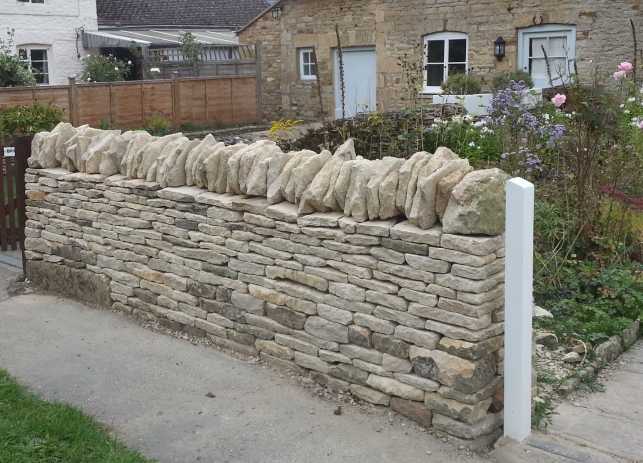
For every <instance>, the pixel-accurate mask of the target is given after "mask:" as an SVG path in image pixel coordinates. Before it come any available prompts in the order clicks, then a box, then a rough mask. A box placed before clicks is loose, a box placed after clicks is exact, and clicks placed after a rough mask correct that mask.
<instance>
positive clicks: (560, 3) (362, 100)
mask: <svg viewBox="0 0 643 463" xmlns="http://www.w3.org/2000/svg"><path fill="white" fill-rule="evenodd" d="M630 20H632V21H633V23H634V25H635V26H636V27H637V28H641V26H642V25H643V17H642V13H641V11H640V2H639V1H636V0H611V1H605V0H584V1H582V2H581V1H578V0H574V1H572V0H527V1H508V2H500V1H497V0H476V1H471V0H407V1H394V0H351V1H343V0H329V1H325V2H320V1H318V0H279V1H277V2H276V3H275V4H274V5H272V6H270V7H269V8H268V9H266V10H265V11H264V12H263V13H262V14H261V15H259V16H258V17H257V18H255V19H254V20H253V21H251V22H250V23H249V24H247V25H246V26H245V27H243V28H242V29H241V30H240V31H239V32H238V34H239V38H240V41H241V43H247V44H251V43H255V41H257V40H261V41H262V42H263V66H262V79H263V110H264V117H265V119H267V120H270V119H279V118H281V117H285V118H291V119H292V118H303V119H319V118H320V116H321V115H322V114H323V115H324V116H326V117H334V118H338V117H341V115H342V103H341V94H342V92H341V90H340V84H339V81H340V79H339V75H340V72H339V67H340V66H339V54H338V47H337V43H338V41H337V35H336V30H335V27H336V25H337V28H338V30H339V36H340V39H341V45H342V50H343V68H344V80H345V92H344V93H345V95H344V107H345V113H346V116H347V117H349V116H352V115H353V114H355V113H359V112H368V111H371V110H374V109H375V108H377V109H378V110H390V109H400V108H403V107H404V106H405V105H406V104H407V102H406V101H405V98H406V99H408V97H409V90H410V91H413V92H415V93H417V92H419V93H421V96H422V98H424V99H426V100H427V101H431V99H432V95H434V94H436V93H440V84H441V83H442V82H443V80H444V79H445V78H446V77H447V75H448V74H450V73H453V72H468V73H471V74H472V75H475V76H476V77H478V78H480V79H482V81H483V83H485V84H488V83H489V82H490V80H491V78H492V77H493V76H494V75H495V74H498V73H500V72H502V71H507V70H511V69H524V70H526V71H528V72H530V73H531V75H532V77H533V78H534V81H535V84H536V87H539V88H545V87H548V86H549V85H550V84H549V79H548V77H547V63H546V59H545V56H544V54H543V52H542V49H543V48H545V50H546V52H547V60H548V61H549V67H550V69H552V73H553V74H555V76H554V80H555V82H554V84H556V83H559V82H560V79H561V78H563V79H564V78H569V75H570V74H572V73H574V63H575V65H576V66H577V67H578V70H579V73H580V74H581V75H582V76H586V77H587V76H589V75H591V74H592V71H593V70H595V69H596V68H597V67H599V66H600V70H601V71H603V72H608V71H612V70H613V68H614V67H615V65H616V64H617V63H618V62H620V61H624V60H631V59H632V58H633V55H634V40H633V35H632V28H631V24H630ZM499 37H502V38H503V40H504V41H505V54H504V56H503V57H501V58H497V57H496V56H494V42H495V41H496V40H497V39H498V38H499ZM313 47H314V48H313ZM313 51H314V52H313ZM315 59H316V61H317V62H315ZM405 63H406V64H408V65H410V66H415V67H416V68H419V72H418V73H417V74H416V75H418V77H417V79H416V80H415V81H414V82H415V83H413V84H410V83H409V79H408V78H407V73H406V72H405V71H404V69H403V67H402V65H403V64H405ZM422 69H423V70H422ZM419 73H422V74H421V75H419ZM610 73H611V72H610ZM412 74H413V73H412ZM556 75H558V76H560V77H559V78H556ZM318 78H319V83H320V86H321V95H322V105H323V109H322V108H321V107H320V103H319V95H318V88H317V81H318ZM410 87H412V88H410Z"/></svg>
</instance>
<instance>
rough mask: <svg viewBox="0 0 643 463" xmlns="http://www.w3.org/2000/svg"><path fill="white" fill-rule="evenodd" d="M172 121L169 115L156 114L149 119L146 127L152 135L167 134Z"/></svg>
mask: <svg viewBox="0 0 643 463" xmlns="http://www.w3.org/2000/svg"><path fill="white" fill-rule="evenodd" d="M171 125H172V123H171V122H170V120H169V119H168V118H167V117H164V116H161V115H158V114H157V115H155V116H152V117H150V118H149V119H148V121H147V126H146V129H147V131H148V132H150V133H151V134H152V135H157V136H158V135H167V134H168V132H169V131H170V126H171Z"/></svg>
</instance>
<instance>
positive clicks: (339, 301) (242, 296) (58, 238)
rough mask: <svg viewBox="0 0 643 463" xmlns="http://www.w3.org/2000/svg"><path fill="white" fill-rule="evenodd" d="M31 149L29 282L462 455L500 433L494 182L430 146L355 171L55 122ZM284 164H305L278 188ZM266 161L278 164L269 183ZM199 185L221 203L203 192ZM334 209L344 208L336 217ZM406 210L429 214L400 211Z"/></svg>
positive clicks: (341, 161) (262, 151)
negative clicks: (248, 360)
mask: <svg viewBox="0 0 643 463" xmlns="http://www.w3.org/2000/svg"><path fill="white" fill-rule="evenodd" d="M139 137H143V139H139ZM162 142H166V143H168V145H167V146H169V148H167V149H159V146H160V145H161V144H162ZM172 144H174V147H172V146H173V145H172ZM201 149H202V150H203V151H199V150H201ZM194 150H197V151H194ZM32 152H33V156H32V158H30V165H31V166H32V167H31V168H30V169H29V170H28V172H27V175H26V182H27V197H28V198H29V199H28V201H27V216H28V219H29V220H28V222H27V224H26V236H27V238H26V240H25V244H26V249H27V257H28V259H29V261H28V274H29V276H30V278H31V279H32V280H33V281H34V283H35V284H39V283H41V282H43V281H42V280H44V284H45V285H46V286H47V287H48V289H50V290H51V289H56V288H55V284H54V281H55V280H56V277H60V276H63V277H64V280H63V279H61V278H59V279H58V285H59V287H60V288H61V289H62V288H63V287H68V286H69V285H70V284H72V285H73V286H74V287H75V288H96V291H97V296H96V299H95V302H101V301H102V302H103V304H110V303H111V307H112V308H114V309H117V310H121V311H124V312H127V313H131V314H135V315H137V316H139V317H142V318H145V319H150V320H155V321H157V322H159V323H160V324H162V325H164V326H166V327H169V328H171V329H175V330H181V331H184V332H187V333H190V334H192V335H196V336H204V337H207V338H209V339H210V340H211V341H212V343H213V344H214V345H215V346H219V347H225V348H229V349H233V350H236V351H239V352H242V353H244V354H246V355H250V356H259V357H261V358H262V359H263V360H264V361H266V362H270V363H273V364H275V365H277V366H279V367H282V368H288V369H291V370H294V371H297V372H300V373H311V377H312V378H313V379H314V380H315V381H318V382H320V383H322V384H325V385H330V386H331V387H333V388H335V389H338V390H342V391H350V392H351V393H352V394H354V395H355V396H356V397H359V398H360V399H362V400H365V401H367V402H370V403H373V404H378V405H384V406H390V407H392V408H393V409H395V410H397V411H398V412H400V413H402V414H404V415H406V416H409V417H410V418H412V419H414V420H416V421H418V422H419V423H421V424H422V425H424V426H433V427H434V428H435V429H438V430H441V431H445V432H447V433H450V434H451V435H453V436H454V437H455V438H456V439H458V440H459V441H460V442H462V443H464V444H466V445H472V446H478V445H480V443H488V442H489V441H490V440H492V439H493V438H495V437H497V436H498V435H499V433H500V429H499V426H500V425H501V424H502V413H501V410H502V392H501V387H502V374H503V349H502V348H503V336H502V335H503V332H504V324H503V320H504V237H503V235H502V231H503V230H504V215H503V214H502V213H501V211H502V210H503V203H504V201H503V200H502V199H503V198H504V188H503V185H504V181H505V180H506V179H507V178H508V177H507V176H506V175H505V174H503V173H502V172H500V171H497V170H493V169H492V170H483V171H472V170H471V168H469V167H468V165H467V161H466V160H461V159H457V157H454V155H453V153H451V152H449V151H448V150H444V149H442V150H440V151H439V152H436V153H435V154H433V155H431V154H428V153H418V154H417V155H415V156H414V157H413V158H411V159H409V160H406V161H405V160H394V159H393V158H385V159H383V160H380V161H366V160H360V159H356V158H355V156H354V152H353V151H352V142H350V141H349V142H347V143H346V144H345V145H343V146H342V147H341V148H340V149H338V151H337V152H336V153H335V154H334V155H333V156H331V154H330V153H328V152H322V153H319V154H316V153H313V152H299V153H281V152H280V150H278V148H276V147H275V145H274V144H272V143H271V142H257V143H255V144H253V145H250V146H247V147H246V146H244V145H242V146H241V147H233V146H232V147H225V146H223V145H222V144H221V145H216V144H214V143H213V141H212V140H208V139H206V140H203V141H201V140H196V141H193V142H189V141H188V142H182V141H180V138H177V137H176V136H169V137H163V138H155V137H150V138H148V137H147V136H146V135H142V134H140V133H135V132H126V133H124V134H119V133H117V132H114V131H97V130H96V129H91V128H79V129H74V128H70V126H69V125H68V124H66V125H65V124H62V125H60V126H59V127H57V128H56V129H55V130H54V131H53V132H51V133H43V134H39V135H37V136H36V138H35V139H34V143H33V146H32ZM63 153H64V154H63ZM224 153H227V154H226V155H229V157H227V158H225V159H226V160H225V162H224V163H223V164H222V163H220V162H219V161H220V159H219V158H220V157H221V156H223V155H224ZM175 154H176V156H175ZM304 155H306V156H307V157H306V158H304ZM63 156H66V157H65V158H63ZM213 156H214V157H215V160H216V161H217V162H214V161H212V157H213ZM284 157H287V158H289V159H290V160H291V161H292V160H296V159H297V158H298V157H299V158H303V159H304V161H305V162H301V163H300V167H301V168H299V167H297V168H296V169H294V170H292V172H290V173H291V174H292V175H285V174H284V173H287V172H288V169H289V167H288V166H289V165H291V166H292V163H290V164H289V162H286V163H280V162H278V161H279V160H280V159H281V158H284ZM392 159H393V160H392ZM266 160H267V162H265V163H262V161H266ZM270 160H272V161H273V162H272V163H271V162H270ZM166 161H168V163H166ZM255 161H257V162H255ZM194 163H196V164H195V165H197V166H201V167H198V168H192V167H191V166H193V164H194ZM199 163H200V164H199ZM61 164H62V165H61ZM215 164H216V165H217V166H218V167H217V168H216V169H215V168H214V167H212V166H213V165H215ZM264 164H265V165H268V166H270V165H272V166H273V167H274V165H279V164H280V165H281V167H280V168H278V172H279V175H276V176H274V175H273V176H272V177H271V171H270V169H269V168H268V169H267V170H263V171H262V166H263V165H264ZM166 165H170V166H171V167H170V169H169V170H167V169H166V168H165V166H166ZM224 165H225V167H224ZM114 166H119V167H118V169H116V172H114V169H113V167H114ZM155 166H156V167H155ZM315 166H316V167H315ZM313 167H314V168H313ZM382 167H386V168H385V169H383V168H382ZM213 169H214V170H213ZM297 169H299V170H297ZM76 170H80V172H72V171H76ZM101 170H102V172H103V173H101V172H100V171H101ZM215 170H218V172H223V173H225V177H226V180H227V185H226V186H225V188H219V187H217V185H216V182H211V180H213V179H214V178H217V177H219V176H218V174H217V172H215ZM181 172H182V173H181ZM213 172H214V174H216V175H214V174H213ZM332 172H336V173H337V176H336V177H335V180H334V181H332V180H330V179H331V178H332ZM342 172H344V174H342ZM346 172H348V173H349V174H350V177H349V178H348V179H343V177H345V176H346V175H345V174H346ZM448 172H451V174H448ZM276 173H277V172H272V174H276ZM328 173H330V174H331V175H330V176H327V175H326V174H328ZM193 174H196V178H195V177H194V176H193ZM202 175H203V176H204V177H201V176H202ZM213 175H214V177H213ZM286 177H288V179H287V181H285V180H284V179H285V178H286ZM271 178H272V181H270V179H271ZM219 179H220V178H219ZM392 179H394V180H395V181H394V182H393V181H392ZM414 179H415V180H414ZM438 179H441V180H439V181H437V182H436V181H435V180H438ZM209 180H210V181H209ZM204 181H205V182H204ZM168 182H169V183H168ZM195 182H196V184H195ZM199 182H201V183H200V184H199ZM188 184H191V185H190V186H188ZM391 184H392V185H391ZM169 185H175V186H169ZM258 185H259V186H258ZM261 185H263V188H261ZM274 185H277V187H279V188H275V187H274ZM320 185H321V186H322V187H321V188H320ZM324 185H325V186H324ZM342 185H347V186H348V189H347V190H346V191H345V193H341V192H343V191H344V189H343V186H342ZM413 185H415V186H413ZM290 186H292V188H291V187H290ZM333 187H334V188H333ZM206 188H207V189H206ZM255 189H256V190H255ZM322 190H323V192H324V193H329V192H331V193H333V198H335V199H334V200H333V201H331V202H330V203H328V202H327V203H326V204H330V205H329V206H324V199H323V198H325V197H326V196H327V195H318V194H317V193H316V192H320V191H322ZM410 190H414V192H412V193H411V194H406V193H409V191H410ZM253 191H256V194H253ZM277 191H278V192H277ZM390 191H392V192H394V193H395V194H394V195H393V198H394V199H396V198H395V197H396V196H397V192H398V191H402V192H404V193H405V195H400V200H401V203H400V204H401V205H402V206H404V205H405V204H407V202H408V201H410V204H411V208H410V212H409V214H408V217H414V218H413V219H410V220H409V219H408V217H407V216H406V215H403V214H402V213H401V211H399V210H398V212H397V213H396V212H392V213H386V214H385V212H386V209H387V208H389V206H390V205H391V204H393V205H395V204H396V202H395V201H393V202H392V203H391V202H390V200H388V199H387V195H388V193H387V192H390ZM430 191H434V193H435V194H434V195H433V196H432V195H431V194H430V193H429V192H430ZM373 192H378V193H379V195H376V196H377V198H378V202H377V207H376V205H375V203H374V201H375V199H374V197H373ZM422 192H424V193H422ZM291 193H293V194H294V197H295V199H294V201H291V198H292V197H291ZM335 193H338V195H337V196H334V194H335ZM342 194H344V209H341V208H340V207H339V205H334V204H335V202H336V201H335V200H337V199H338V198H339V199H340V200H341V198H342ZM280 195H281V196H280ZM444 195H446V196H444ZM431 197H433V198H434V200H433V201H432V200H431ZM465 198H468V199H465ZM445 200H446V203H447V204H446V205H444V201H445ZM360 204H362V205H363V207H360ZM413 204H415V205H416V206H417V207H416V209H418V208H419V209H421V210H423V211H434V212H435V217H434V218H430V217H427V216H426V215H425V214H419V215H417V214H415V215H414V213H413V211H412V209H413V207H412V205H413ZM441 204H443V205H441ZM306 205H309V206H312V207H310V208H308V207H307V206H306ZM444 207H446V209H444ZM402 209H403V210H404V208H403V207H402ZM369 211H370V212H371V213H372V215H371V216H370V217H369V214H368V212H369ZM477 212H482V213H481V214H477ZM499 213H500V215H498V214H499ZM391 214H392V215H391ZM387 215H388V216H389V217H388V218H386V219H383V218H382V217H383V216H387ZM489 218H491V221H489ZM369 219H371V220H369ZM440 220H441V222H440ZM463 227H465V228H463ZM489 227H492V228H489ZM481 233H482V234H481ZM68 280H72V283H70V282H69V281H68ZM83 281H87V282H88V285H83ZM83 291H84V292H83V294H82V297H84V298H85V299H88V296H89V298H91V296H90V295H88V294H87V291H86V290H83Z"/></svg>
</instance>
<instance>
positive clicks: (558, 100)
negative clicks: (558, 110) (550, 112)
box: [551, 93, 567, 107]
mask: <svg viewBox="0 0 643 463" xmlns="http://www.w3.org/2000/svg"><path fill="white" fill-rule="evenodd" d="M565 101H567V96H565V95H561V94H560V93H557V94H556V96H555V97H554V98H552V99H551V102H552V103H554V104H555V105H556V106H559V107H560V106H562V105H563V104H564V103H565Z"/></svg>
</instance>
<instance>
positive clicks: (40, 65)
mask: <svg viewBox="0 0 643 463" xmlns="http://www.w3.org/2000/svg"><path fill="white" fill-rule="evenodd" d="M18 56H20V59H21V60H22V61H24V62H25V63H28V65H29V68H30V69H31V72H33V74H34V77H35V78H36V82H37V83H38V84H44V85H47V84H49V61H48V60H47V50H46V49H42V48H19V49H18Z"/></svg>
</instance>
